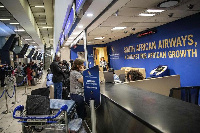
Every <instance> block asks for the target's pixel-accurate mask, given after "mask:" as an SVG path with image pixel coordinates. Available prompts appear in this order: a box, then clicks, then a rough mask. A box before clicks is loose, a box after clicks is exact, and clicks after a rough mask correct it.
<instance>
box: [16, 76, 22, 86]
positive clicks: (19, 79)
mask: <svg viewBox="0 0 200 133" xmlns="http://www.w3.org/2000/svg"><path fill="white" fill-rule="evenodd" d="M16 84H17V86H21V85H24V76H17V77H16Z"/></svg>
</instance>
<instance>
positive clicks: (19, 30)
mask: <svg viewBox="0 0 200 133" xmlns="http://www.w3.org/2000/svg"><path fill="white" fill-rule="evenodd" d="M14 31H17V32H21V31H22V32H23V31H25V30H24V29H18V30H14Z"/></svg>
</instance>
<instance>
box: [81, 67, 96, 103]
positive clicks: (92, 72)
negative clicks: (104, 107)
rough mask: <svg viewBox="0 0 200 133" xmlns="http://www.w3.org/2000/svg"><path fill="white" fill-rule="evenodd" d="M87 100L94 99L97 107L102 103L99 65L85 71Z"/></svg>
mask: <svg viewBox="0 0 200 133" xmlns="http://www.w3.org/2000/svg"><path fill="white" fill-rule="evenodd" d="M83 82H84V95H85V102H86V103H88V105H89V100H94V104H95V107H98V106H99V105H100V85H99V67H98V66H95V67H92V68H89V69H87V70H85V71H83Z"/></svg>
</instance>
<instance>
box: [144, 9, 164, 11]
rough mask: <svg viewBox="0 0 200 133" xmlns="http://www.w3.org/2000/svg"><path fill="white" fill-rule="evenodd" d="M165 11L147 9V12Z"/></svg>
mask: <svg viewBox="0 0 200 133" xmlns="http://www.w3.org/2000/svg"><path fill="white" fill-rule="evenodd" d="M163 11H165V10H159V9H148V10H147V12H163Z"/></svg>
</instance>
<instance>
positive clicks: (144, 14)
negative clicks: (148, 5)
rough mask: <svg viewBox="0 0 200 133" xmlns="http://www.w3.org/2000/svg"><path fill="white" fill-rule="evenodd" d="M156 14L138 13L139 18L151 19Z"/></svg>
mask: <svg viewBox="0 0 200 133" xmlns="http://www.w3.org/2000/svg"><path fill="white" fill-rule="evenodd" d="M155 15H156V14H154V13H140V14H139V16H143V17H152V16H155Z"/></svg>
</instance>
